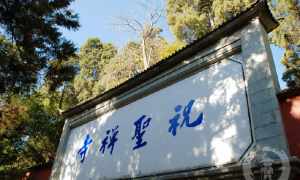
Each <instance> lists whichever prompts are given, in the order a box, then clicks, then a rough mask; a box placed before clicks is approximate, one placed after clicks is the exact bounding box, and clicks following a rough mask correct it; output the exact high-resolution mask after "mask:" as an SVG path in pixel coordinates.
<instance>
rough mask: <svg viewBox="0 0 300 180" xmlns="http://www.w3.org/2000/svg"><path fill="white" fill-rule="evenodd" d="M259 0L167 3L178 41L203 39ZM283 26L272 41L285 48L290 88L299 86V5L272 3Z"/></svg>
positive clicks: (289, 1) (173, 0) (288, 1)
mask: <svg viewBox="0 0 300 180" xmlns="http://www.w3.org/2000/svg"><path fill="white" fill-rule="evenodd" d="M256 1H257V0H231V1H228V0H209V1H206V0H167V3H166V4H167V19H168V24H169V25H170V29H171V31H172V32H173V34H174V35H175V37H176V38H177V39H178V40H179V41H185V42H187V43H189V42H191V41H192V40H194V39H197V38H200V37H202V36H203V35H205V34H206V33H208V32H209V31H211V30H212V29H214V28H217V27H218V26H219V25H220V24H222V23H224V22H225V21H227V20H229V19H231V18H232V17H234V16H236V15H237V14H238V13H240V12H241V11H243V10H245V9H246V8H247V7H249V6H250V5H251V4H253V3H254V2H256ZM268 2H269V5H270V7H271V10H272V12H273V14H274V16H275V17H276V19H278V21H279V23H280V25H279V27H278V28H276V29H275V30H274V31H273V32H272V33H271V35H270V39H271V42H272V43H274V44H275V45H277V46H280V47H282V48H284V49H285V54H284V57H283V59H282V63H283V64H284V65H285V66H286V72H285V73H284V76H283V79H284V80H285V81H286V82H287V84H288V86H300V57H299V56H300V50H299V49H300V48H299V47H300V30H299V29H300V13H299V12H300V2H299V1H297V0H269V1H268Z"/></svg>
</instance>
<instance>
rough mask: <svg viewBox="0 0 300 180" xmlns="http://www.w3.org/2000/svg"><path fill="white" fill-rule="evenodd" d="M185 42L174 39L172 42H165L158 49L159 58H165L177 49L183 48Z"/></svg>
mask: <svg viewBox="0 0 300 180" xmlns="http://www.w3.org/2000/svg"><path fill="white" fill-rule="evenodd" d="M185 45H186V44H185V43H184V42H182V41H179V40H177V41H175V42H173V43H167V44H165V46H164V47H163V48H162V49H159V56H160V58H161V59H164V58H167V57H169V56H170V55H172V54H173V53H175V52H176V51H178V50H179V49H181V48H183V47H184V46H185Z"/></svg>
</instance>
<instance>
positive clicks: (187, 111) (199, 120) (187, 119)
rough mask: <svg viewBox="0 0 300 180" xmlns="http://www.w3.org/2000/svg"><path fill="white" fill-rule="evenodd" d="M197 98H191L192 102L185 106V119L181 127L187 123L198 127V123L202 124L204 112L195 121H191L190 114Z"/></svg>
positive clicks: (189, 125) (188, 125) (187, 125)
mask: <svg viewBox="0 0 300 180" xmlns="http://www.w3.org/2000/svg"><path fill="white" fill-rule="evenodd" d="M194 102H195V100H193V99H192V100H190V102H189V103H188V105H187V106H185V108H184V110H183V113H182V115H183V121H182V123H181V125H180V128H181V127H182V126H183V125H184V124H185V126H186V127H196V126H198V125H200V124H201V123H202V121H203V113H200V114H199V116H198V117H197V119H196V120H195V121H194V122H190V114H191V111H192V107H193V104H194Z"/></svg>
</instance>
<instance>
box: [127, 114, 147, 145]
mask: <svg viewBox="0 0 300 180" xmlns="http://www.w3.org/2000/svg"><path fill="white" fill-rule="evenodd" d="M145 118H146V116H145V115H143V116H141V117H140V118H139V119H138V120H137V121H135V122H134V125H135V132H134V136H133V137H132V140H134V139H136V143H135V146H134V147H133V150H135V149H138V148H141V147H143V146H145V145H146V144H147V141H143V135H144V134H145V132H146V131H145V129H146V128H147V127H148V126H149V124H150V121H151V118H147V119H146V120H145V121H144V122H143V120H144V119H145Z"/></svg>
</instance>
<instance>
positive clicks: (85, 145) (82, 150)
mask: <svg viewBox="0 0 300 180" xmlns="http://www.w3.org/2000/svg"><path fill="white" fill-rule="evenodd" d="M92 142H93V139H92V138H91V137H90V135H89V134H88V135H86V138H85V140H84V143H83V146H82V148H80V149H79V151H78V154H79V155H80V162H81V163H83V162H84V159H85V156H86V153H87V150H88V145H89V144H91V143H92Z"/></svg>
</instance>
